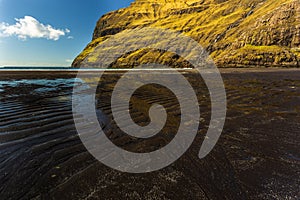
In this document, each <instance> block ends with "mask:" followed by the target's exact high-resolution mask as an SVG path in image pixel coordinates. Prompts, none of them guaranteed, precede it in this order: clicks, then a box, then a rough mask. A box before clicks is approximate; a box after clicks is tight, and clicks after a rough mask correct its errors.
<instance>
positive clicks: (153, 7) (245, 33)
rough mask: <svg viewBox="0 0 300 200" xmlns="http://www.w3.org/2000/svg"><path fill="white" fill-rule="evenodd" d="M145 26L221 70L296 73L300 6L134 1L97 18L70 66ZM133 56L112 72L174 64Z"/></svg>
mask: <svg viewBox="0 0 300 200" xmlns="http://www.w3.org/2000/svg"><path fill="white" fill-rule="evenodd" d="M149 26H150V27H161V28H167V29H172V30H177V31H181V32H183V33H185V34H186V35H188V36H190V37H192V38H193V39H195V40H196V41H198V42H199V44H201V45H202V46H203V47H205V48H206V49H207V50H208V51H209V53H210V55H211V57H212V58H213V60H214V61H215V63H216V64H217V65H218V66H219V67H247V66H266V67H268V66H273V67H274V66H280V67H300V1H299V0H136V1H135V2H133V3H132V4H131V5H130V6H129V7H128V8H124V9H120V10H117V11H114V12H110V13H108V14H106V15H104V16H102V17H101V18H100V20H99V21H98V22H97V25H96V28H95V31H94V34H93V39H92V41H91V43H90V44H88V45H87V47H86V48H85V49H84V50H83V52H82V53H81V54H80V55H78V56H77V58H76V59H75V60H74V62H73V64H72V66H73V67H79V66H80V63H81V62H82V61H83V60H84V59H85V58H86V57H87V56H88V55H89V54H90V53H91V52H93V50H94V49H95V47H97V45H98V44H99V43H101V42H102V41H104V40H106V39H107V38H109V37H110V36H111V35H114V34H117V33H119V32H122V31H124V30H126V29H133V28H137V27H149ZM133 53H134V55H124V56H123V57H122V58H120V60H118V61H116V62H115V63H114V64H113V65H112V66H111V67H119V65H120V63H122V62H125V63H126V65H128V66H131V67H134V66H135V65H136V63H145V62H149V59H148V60H147V61H145V57H147V58H149V57H152V58H153V60H155V58H160V60H159V59H158V60H159V61H161V62H163V63H169V62H171V61H172V62H174V59H173V58H174V57H172V59H171V58H169V57H168V56H162V55H161V54H166V52H159V51H155V50H146V49H142V50H139V51H137V52H133ZM156 61H157V59H156ZM90 62H91V63H92V62H93V59H92V60H91V61H90ZM177 66H178V67H180V65H177Z"/></svg>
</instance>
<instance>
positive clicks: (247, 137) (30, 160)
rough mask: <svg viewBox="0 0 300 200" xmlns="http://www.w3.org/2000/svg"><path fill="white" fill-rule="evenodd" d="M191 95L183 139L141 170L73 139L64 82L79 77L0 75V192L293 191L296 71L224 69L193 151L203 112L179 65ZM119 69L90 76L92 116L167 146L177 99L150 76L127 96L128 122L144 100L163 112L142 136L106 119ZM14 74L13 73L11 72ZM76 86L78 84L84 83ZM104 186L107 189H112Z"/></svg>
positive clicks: (236, 194)
mask: <svg viewBox="0 0 300 200" xmlns="http://www.w3.org/2000/svg"><path fill="white" fill-rule="evenodd" d="M184 74H185V77H186V78H187V79H188V80H189V82H190V83H191V84H192V85H193V87H194V89H195V92H196V94H197V96H198V101H199V103H200V110H201V118H200V122H201V124H200V127H199V131H198V134H197V137H196V139H195V141H194V143H193V145H192V146H191V148H190V149H189V150H188V151H187V152H186V153H185V154H184V155H183V156H182V157H181V158H180V159H179V160H178V161H176V162H175V163H174V164H172V165H170V166H169V167H167V168H165V169H163V170H160V171H156V172H152V173H148V174H134V175H132V174H127V173H121V172H118V171H115V170H112V169H110V168H108V167H106V166H105V165H103V164H101V163H99V162H98V161H97V160H96V159H94V158H93V157H92V156H91V155H90V154H89V153H88V152H87V150H86V149H85V147H84V146H83V145H82V143H81V141H80V139H79V137H78V135H77V132H76V129H75V126H74V121H73V115H72V105H71V103H72V102H71V98H72V89H73V86H74V84H75V86H78V87H82V86H83V82H91V81H94V80H92V79H89V78H88V77H89V76H88V74H87V79H85V80H78V79H75V76H76V74H75V73H73V72H69V73H68V74H63V73H61V72H59V73H54V74H51V73H47V72H43V73H37V72H31V74H30V73H29V74H26V76H25V75H24V74H18V73H16V72H11V73H2V72H1V75H0V95H1V96H0V113H1V115H0V118H1V119H0V196H1V198H3V199H19V198H25V199H29V198H36V199H40V198H46V199H48V198H55V199H93V198H105V199H116V198H119V197H122V198H125V199H141V198H142V199H225V198H227V199H298V198H299V192H298V191H299V190H298V186H299V184H300V182H299V180H300V179H299V177H300V174H299V172H300V163H299V159H300V158H299V157H300V152H299V141H300V136H299V134H298V133H299V130H300V99H299V98H300V97H299V94H300V72H299V71H292V72H289V71H280V72H259V71H249V72H247V73H244V72H243V71H236V72H232V71H226V70H225V71H224V73H223V78H224V82H225V86H226V92H227V98H228V113H227V119H226V123H225V128H224V130H223V134H222V136H221V138H220V140H219V142H218V144H217V146H216V147H215V148H214V150H213V151H212V152H211V153H210V154H209V155H208V156H207V157H206V158H204V159H202V160H199V158H198V152H199V149H200V145H201V143H202V141H203V139H204V135H205V134H206V131H207V128H208V125H209V119H210V101H209V95H208V91H207V89H206V87H205V84H204V83H203V82H202V81H201V79H200V81H199V77H197V78H196V77H195V76H196V75H195V74H193V73H184ZM121 75H122V72H119V73H116V72H109V73H107V74H105V76H104V77H103V80H102V81H101V82H99V86H98V93H97V102H98V103H97V108H98V109H99V110H101V112H102V113H104V115H101V116H98V117H99V118H98V119H99V120H100V121H101V124H102V126H103V127H105V128H106V130H107V131H106V134H107V136H108V137H109V138H110V139H111V141H113V143H114V144H116V145H118V146H120V147H122V148H123V149H126V150H128V151H133V152H149V151H154V150H157V149H159V148H161V147H163V146H165V145H167V144H168V143H169V142H170V141H171V140H172V139H173V138H174V133H176V132H177V129H178V125H179V121H180V109H179V108H180V106H179V103H178V101H177V100H176V98H175V96H174V94H173V93H172V92H170V91H169V90H167V89H166V88H164V87H161V86H159V85H146V86H144V87H142V88H140V89H138V90H137V91H136V92H135V93H134V95H133V97H132V98H131V100H130V108H131V110H130V114H131V117H132V118H133V121H134V122H135V123H137V124H139V125H142V126H145V125H147V124H148V123H149V122H150V119H149V117H148V110H149V107H150V106H151V104H153V103H159V104H161V105H163V106H164V107H165V108H166V110H167V114H168V119H167V123H166V125H165V126H164V128H163V129H162V131H161V132H160V133H159V134H157V135H156V136H154V137H152V138H150V139H138V138H134V137H132V136H128V135H126V134H124V133H123V132H122V131H120V130H119V129H118V127H117V126H116V124H115V123H114V121H113V120H112V119H113V118H112V114H111V109H110V104H111V102H110V97H111V92H112V90H113V88H114V86H115V84H116V81H117V80H118V79H119V78H120V76H121ZM12 80H14V81H12ZM84 89H85V88H83V91H84ZM112 191H113V192H112Z"/></svg>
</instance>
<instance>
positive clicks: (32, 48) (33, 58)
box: [0, 0, 132, 66]
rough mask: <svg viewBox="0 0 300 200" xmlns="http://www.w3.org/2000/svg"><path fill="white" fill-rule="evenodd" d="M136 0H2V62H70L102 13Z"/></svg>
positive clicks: (0, 6) (18, 64) (68, 63)
mask: <svg viewBox="0 0 300 200" xmlns="http://www.w3.org/2000/svg"><path fill="white" fill-rule="evenodd" d="M130 2H132V0H114V1H111V0H88V1H69V0H51V1H45V0H0V66H70V64H71V62H72V60H73V59H74V58H75V57H76V56H77V55H78V54H79V53H80V52H81V51H82V49H83V48H84V47H85V46H86V45H87V44H88V42H90V41H91V38H92V34H93V30H94V28H95V25H96V22H97V20H98V19H99V18H100V16H101V15H103V14H105V13H107V12H109V11H112V10H116V9H119V8H123V7H127V6H128V5H129V4H130Z"/></svg>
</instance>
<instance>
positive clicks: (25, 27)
mask: <svg viewBox="0 0 300 200" xmlns="http://www.w3.org/2000/svg"><path fill="white" fill-rule="evenodd" d="M15 20H16V23H15V24H14V25H9V24H7V23H4V22H2V23H0V37H10V36H17V37H18V38H19V39H21V40H26V39H27V38H45V39H48V40H55V41H56V40H58V39H59V38H60V37H61V36H65V35H66V34H68V33H70V32H71V31H70V30H69V29H65V30H63V29H55V28H53V27H52V26H51V25H49V24H47V25H44V24H42V23H40V22H39V21H38V20H36V19H35V18H34V17H31V16H25V17H24V18H21V19H15Z"/></svg>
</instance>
